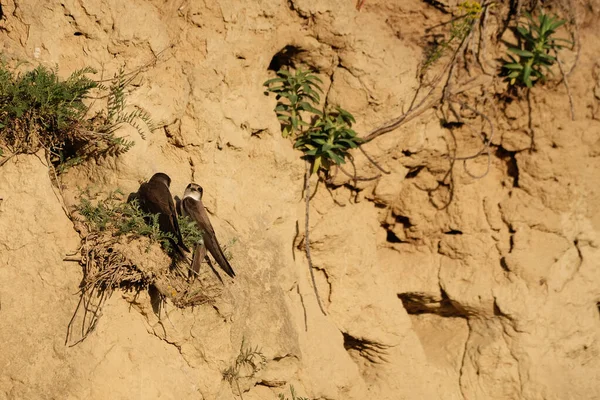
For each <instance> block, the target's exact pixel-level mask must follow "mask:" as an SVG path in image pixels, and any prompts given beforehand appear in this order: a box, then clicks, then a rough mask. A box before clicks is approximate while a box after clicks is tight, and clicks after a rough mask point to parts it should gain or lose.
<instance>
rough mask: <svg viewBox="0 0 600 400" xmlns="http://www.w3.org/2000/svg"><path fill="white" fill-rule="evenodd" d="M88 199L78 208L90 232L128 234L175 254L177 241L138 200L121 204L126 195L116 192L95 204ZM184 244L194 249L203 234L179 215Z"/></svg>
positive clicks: (187, 219)
mask: <svg viewBox="0 0 600 400" xmlns="http://www.w3.org/2000/svg"><path fill="white" fill-rule="evenodd" d="M87 195H88V196H86V197H82V198H81V203H80V204H79V205H78V206H77V207H76V211H78V212H79V213H80V214H81V216H82V217H83V218H84V222H85V224H86V225H87V228H88V230H89V231H90V232H98V233H110V235H111V236H112V237H120V236H124V235H127V236H129V237H130V238H139V237H147V238H148V239H150V242H149V243H150V244H153V243H159V244H160V245H161V246H162V247H163V248H164V249H165V251H167V253H169V254H172V253H173V250H174V249H173V248H172V245H171V243H172V241H175V242H176V241H177V238H176V237H175V236H174V235H173V234H172V233H170V232H163V231H161V230H160V225H159V222H158V216H159V215H158V214H148V213H145V212H144V211H142V210H141V209H140V206H139V203H138V200H137V199H132V200H131V201H129V202H124V201H122V198H123V193H122V192H121V191H120V190H118V189H117V190H116V191H114V192H112V193H109V194H108V196H107V197H106V198H105V199H101V200H98V201H96V202H95V204H93V203H92V201H91V200H90V198H89V192H88V193H87ZM177 219H178V223H179V228H180V231H181V236H182V238H183V242H184V244H185V245H186V246H188V248H194V247H195V246H196V244H198V243H200V242H202V231H200V230H199V229H198V227H197V225H196V224H195V223H194V221H192V220H191V219H190V218H189V217H187V216H186V217H182V216H177Z"/></svg>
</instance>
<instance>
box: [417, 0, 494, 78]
mask: <svg viewBox="0 0 600 400" xmlns="http://www.w3.org/2000/svg"><path fill="white" fill-rule="evenodd" d="M458 9H459V12H460V15H459V16H458V17H456V18H454V19H452V21H451V22H450V34H449V36H448V38H447V39H444V40H442V41H441V42H438V43H435V44H433V45H431V46H429V47H428V48H427V49H426V51H425V60H424V61H423V63H422V65H421V71H420V74H421V76H422V75H423V74H424V73H425V72H426V71H427V69H429V68H430V67H431V66H432V65H433V64H435V63H436V61H438V60H439V59H440V58H442V57H443V56H444V55H446V54H447V53H450V52H455V51H456V50H457V49H458V48H459V47H460V45H461V44H462V42H463V41H464V40H465V39H466V38H467V36H469V34H470V33H471V30H472V29H473V23H474V22H475V21H478V20H479V18H480V15H481V12H482V11H483V8H482V6H481V4H480V3H478V2H476V1H464V2H462V3H460V4H459V5H458Z"/></svg>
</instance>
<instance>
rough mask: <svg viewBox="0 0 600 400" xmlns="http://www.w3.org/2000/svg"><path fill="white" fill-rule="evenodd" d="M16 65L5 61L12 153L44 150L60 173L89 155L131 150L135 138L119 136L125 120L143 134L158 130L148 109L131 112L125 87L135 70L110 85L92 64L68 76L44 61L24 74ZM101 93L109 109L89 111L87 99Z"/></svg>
mask: <svg viewBox="0 0 600 400" xmlns="http://www.w3.org/2000/svg"><path fill="white" fill-rule="evenodd" d="M17 68H18V67H16V68H10V67H9V66H8V65H7V64H6V63H5V62H0V142H2V144H3V145H4V147H5V148H6V149H7V150H8V151H9V152H10V153H11V154H12V155H16V154H31V153H35V152H37V151H38V150H40V149H45V150H46V153H47V155H48V158H49V159H50V161H51V162H52V164H53V166H54V167H57V169H58V171H59V172H61V171H63V170H64V169H65V168H68V167H69V166H72V165H76V164H78V163H81V162H83V161H85V160H87V159H89V158H98V157H102V156H108V155H112V156H118V155H121V154H123V153H125V152H127V151H128V150H129V149H130V148H131V147H132V146H133V144H134V142H132V141H129V140H126V139H124V138H121V137H118V136H116V134H115V132H116V130H117V129H118V128H119V127H120V126H121V125H122V124H129V125H131V126H133V127H135V128H136V129H137V130H138V132H139V133H140V135H141V136H142V138H144V137H145V136H144V132H145V129H148V130H150V131H152V130H154V129H155V125H154V123H153V121H152V119H151V118H150V116H149V114H148V113H147V112H146V111H144V110H143V109H141V108H139V107H138V108H134V109H133V111H127V103H126V100H125V92H126V88H127V86H128V85H129V84H130V83H131V80H132V77H135V74H133V75H132V74H129V75H127V74H125V73H124V71H123V70H120V71H119V73H118V74H117V75H116V76H115V78H114V79H113V80H111V82H110V84H109V85H108V86H105V85H103V84H102V83H100V82H97V81H94V80H93V79H91V78H89V77H88V75H89V74H94V73H96V71H95V70H94V69H92V68H89V67H88V68H83V69H80V70H77V71H75V72H74V73H72V74H71V76H69V77H68V78H67V79H65V80H61V79H60V78H59V77H58V74H57V70H56V69H53V70H52V69H48V68H46V67H44V66H41V65H40V66H38V67H36V68H34V69H32V70H29V71H27V72H24V73H20V72H17ZM92 93H94V94H95V95H94V96H93V95H92ZM99 97H107V100H108V101H107V108H106V110H105V111H104V112H99V113H97V114H96V115H93V116H90V115H88V114H89V111H90V105H88V102H89V101H90V100H91V99H93V98H99ZM144 125H145V126H144Z"/></svg>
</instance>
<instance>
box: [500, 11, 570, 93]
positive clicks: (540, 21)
mask: <svg viewBox="0 0 600 400" xmlns="http://www.w3.org/2000/svg"><path fill="white" fill-rule="evenodd" d="M525 16H526V21H525V22H523V23H522V24H520V25H519V26H517V28H516V32H517V34H518V39H519V45H518V47H509V48H508V51H509V52H510V53H513V54H515V55H517V56H518V57H519V58H518V59H516V58H515V57H514V56H513V55H511V54H508V57H509V59H510V61H505V64H504V65H503V66H502V68H503V69H504V74H505V75H506V79H507V80H508V81H509V83H510V84H511V85H520V86H526V87H528V88H531V87H532V86H533V85H534V84H535V83H536V82H544V81H545V80H546V74H545V73H546V72H549V71H550V67H551V66H552V65H553V64H554V63H555V62H556V57H555V56H553V55H551V54H550V53H551V52H553V53H554V54H555V55H556V54H557V52H558V50H560V49H562V48H563V46H562V45H560V44H559V43H558V42H561V41H562V42H567V43H570V42H569V41H568V40H565V39H557V38H553V37H552V36H553V35H554V34H555V33H556V30H557V29H558V28H559V27H561V26H562V25H563V24H564V23H565V22H566V21H565V20H561V19H558V17H557V16H549V15H548V14H545V13H544V12H543V11H542V12H541V13H540V14H539V15H538V18H537V20H536V19H535V18H534V17H532V16H531V14H529V13H526V14H525Z"/></svg>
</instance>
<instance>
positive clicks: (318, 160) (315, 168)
mask: <svg viewBox="0 0 600 400" xmlns="http://www.w3.org/2000/svg"><path fill="white" fill-rule="evenodd" d="M321 162H322V159H321V157H317V158H315V161H314V162H313V167H312V172H311V175H312V174H314V173H316V172H317V171H319V168H321Z"/></svg>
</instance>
